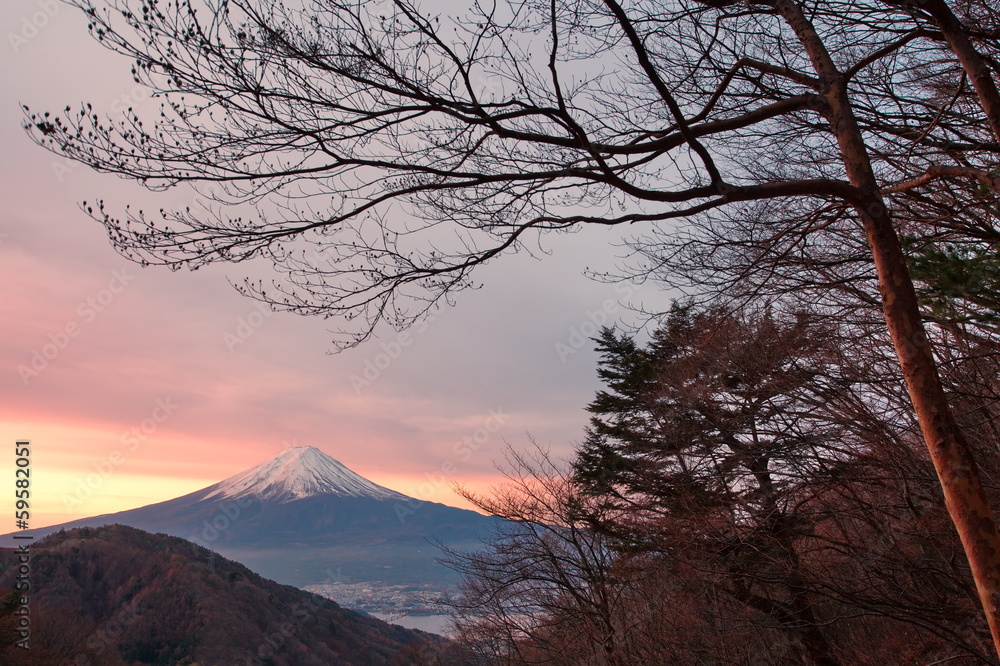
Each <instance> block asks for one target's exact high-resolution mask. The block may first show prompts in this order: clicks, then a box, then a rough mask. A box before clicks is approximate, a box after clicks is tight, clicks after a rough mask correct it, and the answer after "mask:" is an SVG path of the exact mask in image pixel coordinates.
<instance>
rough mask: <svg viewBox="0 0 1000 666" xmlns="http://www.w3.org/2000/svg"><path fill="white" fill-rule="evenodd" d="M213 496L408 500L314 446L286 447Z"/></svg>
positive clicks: (221, 486) (232, 479) (223, 484)
mask: <svg viewBox="0 0 1000 666" xmlns="http://www.w3.org/2000/svg"><path fill="white" fill-rule="evenodd" d="M206 490H207V491H208V493H207V494H206V495H205V499H208V498H210V497H246V496H248V495H252V496H255V497H256V498H259V499H265V500H268V499H281V500H292V499H301V498H303V497H311V496H313V495H320V494H332V495H341V496H345V497H372V498H375V499H380V500H407V499H409V498H408V497H406V495H402V494H400V493H397V492H396V491H394V490H389V489H388V488H384V487H382V486H380V485H378V484H375V483H372V482H371V481H369V480H368V479H366V478H364V477H363V476H361V475H359V474H356V473H355V472H352V471H351V470H349V469H348V468H347V467H345V466H344V465H343V464H341V463H340V462H339V461H337V460H335V459H334V458H331V457H330V456H328V455H327V454H325V453H323V452H322V451H320V450H319V449H317V448H315V447H312V446H296V447H291V448H287V449H285V450H284V451H282V452H281V453H279V454H278V455H277V456H276V457H274V458H273V459H271V460H268V461H267V462H264V463H261V464H260V465H257V466H256V467H252V468H250V469H248V470H246V471H245V472H240V473H239V474H236V475H235V476H231V477H229V478H228V479H225V480H224V481H220V482H219V483H217V484H215V485H214V486H212V487H210V488H206Z"/></svg>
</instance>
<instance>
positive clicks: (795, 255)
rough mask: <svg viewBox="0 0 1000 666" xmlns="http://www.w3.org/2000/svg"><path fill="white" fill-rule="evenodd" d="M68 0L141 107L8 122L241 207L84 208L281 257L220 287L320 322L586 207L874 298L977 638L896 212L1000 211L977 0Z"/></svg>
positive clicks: (999, 547)
mask: <svg viewBox="0 0 1000 666" xmlns="http://www.w3.org/2000/svg"><path fill="white" fill-rule="evenodd" d="M71 4H75V5H77V6H78V7H79V8H80V9H82V10H83V11H84V12H85V13H86V14H87V16H88V17H89V19H90V30H91V32H92V33H93V34H94V36H95V37H96V38H97V39H98V40H99V41H100V42H101V43H102V44H104V45H105V46H107V47H108V48H110V49H112V50H114V51H116V52H118V53H121V54H123V55H125V56H128V57H129V58H131V59H132V60H133V63H134V64H133V70H132V72H133V76H134V77H135V79H136V81H138V82H140V83H142V84H145V85H147V86H149V87H150V88H151V89H152V90H153V91H154V92H155V93H156V94H158V95H161V96H162V97H163V105H162V108H161V112H160V114H159V116H158V117H156V118H152V119H150V118H142V117H141V116H140V114H139V113H137V112H133V111H129V112H127V113H126V114H124V116H123V117H121V118H110V119H107V118H102V117H101V115H100V114H99V113H97V112H95V111H94V109H93V108H92V107H90V106H89V105H86V106H84V107H83V108H80V109H77V110H73V109H72V108H69V107H67V109H66V110H65V111H63V112H61V113H57V114H51V113H33V112H31V111H30V110H28V109H27V108H26V109H25V113H26V121H25V125H26V128H27V129H28V130H29V132H30V133H31V135H32V136H33V137H34V138H35V139H36V140H37V141H38V142H39V143H40V144H42V145H43V146H45V147H47V148H49V149H52V150H54V151H57V152H59V153H61V154H64V155H66V156H68V157H70V158H73V159H77V160H79V161H81V162H83V163H85V164H89V165H90V166H92V167H94V168H96V169H98V170H101V171H105V172H110V173H115V174H118V175H120V176H123V177H127V178H132V179H135V180H137V181H139V182H141V183H143V184H145V185H146V186H147V187H151V188H154V189H157V188H167V187H171V186H174V185H177V184H181V183H192V184H194V185H195V186H200V187H203V188H213V189H211V190H210V192H211V193H212V194H213V196H215V197H216V199H217V200H218V201H219V202H220V203H223V204H224V203H230V204H241V203H242V204H248V205H250V206H256V207H257V209H256V212H253V211H251V213H250V214H242V213H234V214H232V215H230V214H228V212H227V209H226V208H225V206H221V207H218V208H215V209H213V210H210V211H200V212H199V211H194V210H189V209H184V210H174V211H167V210H164V211H160V212H159V213H158V214H149V213H142V212H137V211H136V212H131V211H129V210H128V209H126V212H124V213H115V212H113V211H112V210H111V209H109V208H108V207H106V206H105V205H104V203H103V202H98V203H92V204H87V205H86V210H87V212H88V213H90V214H91V215H93V216H94V217H96V218H97V219H98V220H100V221H101V222H102V223H103V224H104V225H105V226H106V227H107V229H108V232H109V236H110V239H111V241H112V243H113V244H114V245H115V246H116V247H117V248H118V249H119V250H120V251H121V252H123V253H124V254H126V255H127V256H130V257H132V258H134V259H136V260H138V261H141V262H145V263H161V264H167V265H170V266H174V267H179V266H188V267H192V268H196V267H198V266H200V265H204V264H205V263H207V262H213V261H230V262H238V261H243V260H246V259H249V258H253V257H263V258H265V259H268V260H270V261H271V262H272V263H273V265H274V267H275V269H276V271H277V277H276V279H275V280H274V281H273V282H271V283H264V282H251V281H247V282H246V283H245V284H244V285H243V288H244V289H245V290H246V291H247V292H248V293H250V294H251V295H254V296H256V297H258V298H261V299H264V300H266V301H268V302H270V303H272V304H274V305H275V306H277V307H279V308H287V309H291V310H295V311H298V312H302V313H306V314H320V315H324V316H337V317H338V321H340V322H343V323H342V327H343V334H344V337H341V338H340V339H339V344H341V345H351V344H357V343H359V342H361V341H363V340H364V339H366V338H367V337H368V336H370V335H371V334H372V332H373V331H374V329H375V327H377V326H378V325H379V323H380V322H387V323H389V324H391V325H393V326H397V327H403V326H406V325H408V324H410V323H412V322H413V321H414V320H415V319H417V318H419V317H420V316H421V314H422V313H424V312H426V310H427V308H429V307H432V306H433V305H434V304H436V303H439V302H441V301H442V300H445V301H447V300H448V299H449V297H450V296H451V295H452V294H453V293H455V292H456V291H458V290H461V289H464V288H467V287H470V286H473V285H474V282H473V271H474V270H475V268H476V267H478V266H481V265H482V264H484V263H486V262H487V261H491V260H493V259H495V258H497V257H498V256H500V255H502V254H504V253H507V252H513V251H517V250H521V249H530V248H531V245H532V242H533V241H534V239H535V238H536V236H537V234H544V233H547V232H557V231H569V230H573V229H577V228H580V227H582V226H585V225H622V224H636V225H641V226H642V227H643V228H645V229H646V230H647V233H651V234H652V235H653V238H654V239H653V240H652V241H648V240H642V239H640V241H639V242H638V247H637V249H638V250H639V252H640V255H641V256H644V257H646V258H647V259H649V260H650V262H652V263H651V264H646V265H645V266H644V268H643V271H644V273H643V274H644V275H646V274H649V273H659V274H661V275H671V274H673V275H677V274H678V273H683V272H684V268H683V267H680V268H679V267H678V262H679V258H683V257H684V256H690V255H685V254H684V252H685V250H688V249H692V248H693V249H694V250H696V254H697V256H698V257H699V259H698V262H699V263H698V264H697V265H696V266H695V269H694V273H696V274H697V275H696V277H698V279H697V280H696V281H695V286H696V287H698V286H700V285H702V284H703V283H704V279H705V278H706V276H707V277H708V278H709V280H708V282H709V283H711V281H712V280H716V281H717V284H718V285H721V286H725V285H733V284H737V285H742V286H744V287H746V288H747V289H748V290H749V291H750V292H751V293H753V292H755V291H757V290H763V291H766V290H768V289H772V288H774V289H780V290H788V289H789V288H790V287H789V285H790V283H794V282H796V281H797V282H799V283H800V284H803V285H805V286H807V287H809V289H808V290H806V292H804V293H806V294H814V295H815V294H829V293H837V294H839V293H842V292H844V290H845V289H846V290H847V293H848V294H849V295H850V297H851V298H853V299H856V300H857V301H859V302H862V303H866V304H869V305H871V304H878V303H881V306H882V313H883V315H884V323H885V326H886V331H887V333H888V336H889V338H890V339H891V341H892V345H893V348H894V350H895V355H896V357H897V360H898V363H899V366H900V369H901V375H902V378H903V380H904V382H905V384H906V386H907V390H908V393H909V397H910V400H911V402H912V405H913V408H914V413H915V414H916V417H917V420H918V422H919V424H920V428H921V431H922V433H923V436H924V439H925V442H926V444H927V446H928V448H929V450H930V452H931V459H932V461H933V462H934V464H935V467H936V470H937V473H938V476H939V478H940V481H941V484H942V488H943V490H944V496H945V500H946V502H947V504H948V506H949V511H950V513H951V516H952V519H953V520H954V522H955V524H956V527H957V529H958V532H959V534H960V536H961V538H962V541H963V545H964V548H965V550H966V553H967V555H968V557H969V560H970V562H971V565H972V571H973V575H974V577H975V579H976V581H977V586H978V592H979V595H980V597H981V599H982V602H983V605H984V608H985V609H986V614H987V617H988V618H989V621H990V624H991V627H992V629H993V633H994V639H995V640H996V641H997V643H998V644H1000V532H998V530H997V528H996V522H995V520H994V518H993V516H992V511H991V509H990V507H989V504H988V502H987V498H986V494H985V492H984V490H983V487H982V482H981V480H980V478H979V473H978V471H977V465H976V462H975V460H974V457H973V455H972V449H971V448H970V446H969V443H968V441H966V438H965V436H964V435H963V433H962V430H961V429H960V428H959V426H958V424H957V422H956V419H955V417H954V414H953V412H952V410H951V408H950V407H949V404H948V401H947V397H946V395H945V392H944V389H943V387H942V384H941V379H940V373H939V369H938V364H937V360H936V359H935V357H934V350H933V346H932V343H931V340H932V338H933V337H934V336H933V335H930V336H929V335H928V332H927V330H926V328H925V326H924V316H923V315H922V313H921V310H920V301H919V299H918V295H917V292H916V290H915V288H914V284H913V280H912V278H911V276H910V272H909V269H908V266H907V256H906V253H905V251H904V246H903V244H902V243H901V242H900V235H901V234H905V235H906V236H907V237H915V238H917V239H919V242H918V244H917V245H916V247H918V248H921V249H920V251H921V252H923V254H924V256H925V257H928V258H931V259H933V258H934V257H936V256H937V255H935V254H934V252H935V251H936V250H935V248H938V247H939V244H944V245H940V247H945V248H946V247H953V246H956V245H958V246H962V247H964V248H965V250H964V251H965V252H966V254H964V255H961V256H963V257H966V258H968V257H977V256H981V255H982V256H987V255H988V254H989V252H992V251H993V250H992V248H993V245H994V244H995V243H996V242H997V240H998V238H1000V235H998V233H997V229H998V227H997V225H996V201H997V194H998V191H1000V176H998V175H997V173H998V172H997V157H998V155H1000V91H998V89H997V84H996V80H995V78H996V76H997V74H998V71H1000V65H998V62H1000V40H998V39H997V37H998V35H1000V13H998V11H997V9H996V7H995V5H994V4H993V3H990V2H988V1H986V0H973V1H971V2H963V3H949V2H946V1H945V0H920V1H918V2H909V1H907V2H902V1H898V2H897V1H896V0H870V1H866V2H813V1H811V0H760V1H754V0H747V1H737V0H703V1H700V2H698V1H694V0H675V1H672V2H668V3H658V2H647V1H645V0H634V1H632V2H629V3H622V2H619V1H618V0H550V2H534V1H527V2H516V1H513V0H512V1H510V2H506V3H482V2H473V3H472V4H471V5H470V6H469V7H468V9H467V10H465V11H462V12H461V13H459V14H457V15H456V16H454V17H443V16H439V15H437V14H434V13H430V12H428V11H426V10H424V9H422V8H421V7H420V6H418V5H417V4H415V3H413V2H410V0H386V1H384V2H370V3H352V2H339V1H331V2H327V1H325V0H324V1H322V2H321V1H319V0H301V2H296V3H295V4H292V3H288V4H282V3H275V2H271V1H269V0H268V1H263V0H204V1H203V2H202V1H199V0H179V1H174V0H171V1H168V2H161V1H159V0H116V1H115V2H113V3H111V4H110V5H107V6H105V5H101V6H97V5H94V4H92V3H91V2H90V1H89V0H71ZM267 202H269V203H267ZM265 204H266V205H265ZM681 219H683V220H684V225H683V231H677V229H676V227H675V226H674V224H675V223H674V221H676V220H681ZM664 234H666V235H667V238H668V241H667V242H666V243H663V242H661V241H660V240H659V239H662V238H663V235H664ZM647 238H648V237H647ZM948 244H950V245H948ZM911 247H913V246H912V245H911ZM706 248H708V250H709V251H708V252H706V251H705V250H706ZM713 250H717V254H713ZM727 256H728V257H729V258H730V259H735V262H734V263H733V262H727V261H723V258H724V257H727ZM719 262H722V263H719ZM911 263H912V261H911ZM661 268H663V269H665V270H662V271H661V270H659V269H661ZM785 269H790V270H785ZM699 271H700V273H699ZM949 279H950V280H951V282H952V283H955V280H954V279H953V278H949ZM939 286H940V285H939ZM814 297H815V296H814ZM963 302H964V303H965V304H968V303H969V301H968V300H965V301H963ZM973 305H975V303H974V302H973Z"/></svg>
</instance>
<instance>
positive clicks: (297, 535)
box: [0, 447, 496, 586]
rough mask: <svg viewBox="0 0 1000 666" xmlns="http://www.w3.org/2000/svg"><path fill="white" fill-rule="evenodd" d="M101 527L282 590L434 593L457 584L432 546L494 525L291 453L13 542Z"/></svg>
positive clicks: (475, 539) (472, 540)
mask: <svg viewBox="0 0 1000 666" xmlns="http://www.w3.org/2000/svg"><path fill="white" fill-rule="evenodd" d="M111 524H122V525H130V526H132V527H136V528H139V529H142V530H145V531H148V532H154V533H156V532H162V533H164V534H169V535H172V536H178V537H181V538H183V539H187V540H189V541H193V542H195V543H198V544H199V545H202V546H205V547H208V548H211V549H212V550H215V551H217V552H219V553H220V554H222V555H225V556H226V557H230V558H232V559H236V560H238V561H240V562H242V563H244V564H246V565H247V566H249V567H250V568H251V569H253V570H255V571H257V572H258V573H260V574H261V575H264V576H266V577H268V578H272V579H274V580H277V581H279V582H281V583H286V584H290V585H297V586H306V585H314V584H317V583H323V582H327V583H329V582H331V581H344V582H378V583H385V584H405V585H411V584H423V585H431V586H434V585H447V584H451V583H454V582H456V581H457V575H456V574H455V573H454V572H452V571H450V570H448V569H446V568H445V567H443V566H442V565H440V564H439V563H438V562H437V561H436V557H437V556H438V551H437V549H436V548H435V547H434V545H433V544H434V542H438V541H440V542H444V543H447V544H448V545H449V546H451V547H454V548H458V549H466V550H471V549H476V548H479V547H480V545H481V540H480V537H482V536H486V535H487V534H488V533H489V532H490V531H492V530H493V529H494V526H495V524H496V519H494V518H490V517H487V516H483V515H481V514H478V513H476V512H474V511H468V510H465V509H457V508H454V507H449V506H445V505H443V504H437V503H434V502H422V501H419V500H416V499H413V498H411V497H407V496H406V495H403V494H401V493H397V492H395V491H393V490H390V489H388V488H384V487H382V486H379V485H377V484H375V483H372V482H371V481H369V480H368V479H365V478H364V477H362V476H360V475H358V474H356V473H354V472H352V471H351V470H350V469H348V468H347V467H345V466H344V465H343V464H341V463H340V462H338V461H337V460H335V459H334V458H332V457H330V456H328V455H327V454H325V453H323V452H322V451H320V450H318V449H315V448H313V447H296V448H291V449H286V450H285V451H282V452H281V453H279V454H278V455H277V456H276V457H275V458H274V459H272V460H269V461H267V462H264V463H262V464H260V465H257V466H256V467H253V468H251V469H248V470H246V471H244V472H240V473H239V474H235V475H233V476H231V477H229V478H228V479H225V480H223V481H220V482H219V483H216V484H213V485H211V486H208V487H207V488H203V489H201V490H198V491H195V492H193V493H190V494H188V495H184V496H183V497H178V498H175V499H172V500H167V501H165V502H158V503H156V504H150V505H148V506H144V507H140V508H137V509H131V510H128V511H121V512H118V513H112V514H104V515H100V516H94V517H92V518H84V519H81V520H75V521H72V522H69V523H64V524H62V525H54V526H51V527H47V528H41V529H35V530H29V531H26V532H23V533H22V534H30V535H33V536H34V537H35V538H36V539H38V538H41V537H42V536H44V535H46V534H51V533H53V532H57V531H59V530H60V529H72V528H76V527H99V526H102V525H111ZM13 545H14V541H13V538H12V535H10V534H8V535H4V536H2V537H0V546H6V547H11V546H13Z"/></svg>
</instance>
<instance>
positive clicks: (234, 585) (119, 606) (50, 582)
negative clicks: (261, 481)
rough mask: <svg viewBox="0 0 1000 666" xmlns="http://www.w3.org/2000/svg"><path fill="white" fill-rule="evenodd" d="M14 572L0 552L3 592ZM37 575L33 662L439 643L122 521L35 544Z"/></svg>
mask: <svg viewBox="0 0 1000 666" xmlns="http://www.w3.org/2000/svg"><path fill="white" fill-rule="evenodd" d="M16 569H17V556H16V554H15V553H14V552H13V551H10V550H2V551H0V590H6V589H9V588H10V587H11V585H12V584H13V581H14V577H15V575H16ZM31 576H32V578H31V589H32V596H31V603H32V606H31V618H32V630H33V631H32V645H31V648H32V649H31V651H30V657H31V659H30V663H32V664H33V665H36V666H38V665H41V664H45V663H52V664H57V663H74V664H82V663H89V664H120V663H126V662H127V663H143V664H185V663H187V664H193V663H203V664H262V663H268V664H274V665H275V666H284V665H287V666H308V665H311V664H314V665H316V666H320V665H323V664H344V665H348V664H359V665H360V664H373V665H374V664H409V663H418V661H419V660H418V659H416V657H415V656H414V655H415V654H416V653H418V652H420V651H421V650H422V649H424V648H426V649H428V650H431V651H433V650H436V649H438V648H439V647H440V646H441V645H442V644H443V643H442V641H441V640H440V639H438V638H436V637H434V636H432V635H430V634H423V633H421V632H414V631H411V630H407V629H403V628H401V627H397V626H394V625H388V624H385V623H383V622H380V621H378V620H376V619H374V618H369V617H364V616H362V615H359V614H357V613H354V612H352V611H348V610H344V609H342V608H340V607H339V606H337V605H336V604H334V603H333V602H331V601H328V600H326V599H323V598H321V597H317V596H315V595H312V594H309V593H308V592H304V591H302V590H298V589H295V588H292V587H287V586H283V585H279V584H277V583H275V582H273V581H269V580H265V579H263V578H261V577H260V576H258V575H257V574H255V573H253V572H252V571H250V570H249V569H247V568H246V567H244V566H243V565H241V564H238V563H236V562H231V561H229V560H226V559H224V558H221V557H214V556H212V555H211V554H210V553H209V551H207V550H206V549H204V548H201V547H199V546H196V545H195V544H192V543H189V542H187V541H184V540H182V539H178V538H175V537H169V536H165V535H152V534H149V533H146V532H142V531H139V530H135V529H132V528H129V527H124V526H120V525H115V526H108V527H102V528H98V529H79V530H71V531H68V532H64V533H61V534H55V535H52V536H50V537H48V538H47V539H45V540H44V541H42V542H39V543H36V544H34V545H33V547H32V560H31ZM0 615H2V612H0ZM12 620H13V617H12V616H9V615H8V616H6V617H0V633H2V634H3V636H4V637H5V638H4V639H3V640H2V641H0V644H6V643H8V642H9V640H8V638H7V637H9V636H12V635H13V630H12V627H10V626H8V625H10V624H11V622H12ZM422 646H423V647H422ZM3 649H4V648H2V647H0V650H3ZM20 652H23V651H19V650H16V649H8V650H7V652H6V653H4V652H0V663H4V664H17V663H28V662H24V661H21V662H18V661H17V659H18V658H19V657H23V656H24V655H20V654H19V653H20Z"/></svg>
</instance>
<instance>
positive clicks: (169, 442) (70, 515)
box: [0, 419, 500, 533]
mask: <svg viewBox="0 0 1000 666" xmlns="http://www.w3.org/2000/svg"><path fill="white" fill-rule="evenodd" d="M0 432H2V433H3V436H4V438H5V439H7V440H9V441H10V442H11V445H13V443H14V441H15V440H17V439H28V440H29V441H30V442H31V445H30V450H31V455H30V460H31V467H30V469H31V520H30V525H31V527H33V528H35V527H48V526H51V525H58V524H61V523H65V522H70V521H73V520H78V519H81V518H89V517H93V516H98V515H103V514H107V513H117V512H119V511H126V510H128V509H134V508H138V507H141V506H146V505H148V504H155V503H157V502H162V501H165V500H169V499H173V498H175V497H180V496H182V495H186V494H188V493H191V492H194V491H196V490H200V489H202V488H205V487H207V486H210V485H212V484H214V483H217V482H219V481H221V480H223V479H224V478H227V477H229V476H232V475H234V474H237V473H239V472H242V471H243V470H244V469H248V468H250V467H253V466H254V465H257V464H259V463H262V462H264V461H265V460H267V459H268V456H269V455H273V454H276V453H277V448H275V447H270V448H273V449H274V450H273V451H272V452H271V453H266V452H265V453H264V455H263V456H261V457H259V458H253V457H252V456H248V459H247V460H246V461H245V462H236V461H234V460H233V459H232V456H231V455H230V454H225V453H223V452H224V451H225V450H226V447H224V446H216V447H205V446H204V444H203V442H200V441H194V440H191V439H187V438H184V437H178V436H170V435H169V434H167V433H162V434H159V433H158V434H157V437H156V438H155V447H170V448H173V449H175V450H179V451H184V450H188V451H191V450H196V451H201V452H202V454H203V456H204V454H205V452H206V451H208V452H211V451H213V450H214V451H215V452H216V454H217V455H216V456H215V457H214V458H212V459H208V458H207V457H203V459H202V462H203V465H202V466H201V467H202V468H201V469H200V470H198V471H199V472H200V473H199V474H197V475H193V474H191V473H190V472H191V471H195V470H196V469H197V466H195V465H191V464H181V463H178V464H175V465H170V466H169V467H166V468H165V467H164V463H163V462H162V461H161V460H155V459H149V458H147V457H145V456H144V451H143V449H144V447H143V446H137V447H136V448H135V449H134V450H129V446H128V445H126V444H123V443H122V441H121V439H122V433H121V432H120V429H119V428H118V427H116V425H115V424H106V423H104V424H102V423H96V422H95V423H88V424H72V425H71V424H68V423H58V422H52V421H41V420H33V419H26V420H4V421H2V422H0ZM28 434H30V437H25V435H28ZM150 441H151V442H152V441H153V439H152V438H151V439H150ZM151 448H152V447H151ZM230 450H231V449H230ZM13 453H14V452H13V448H11V450H10V455H3V456H0V458H2V459H0V475H2V476H0V478H10V479H13V478H14V455H13ZM328 453H329V452H328ZM341 462H343V463H344V464H345V465H347V466H348V467H350V468H351V469H353V470H354V471H355V472H357V473H359V474H361V475H362V476H364V477H366V478H368V479H370V480H371V481H373V482H375V483H377V484H379V485H382V486H385V487H387V488H390V489H392V490H395V491H397V492H401V493H403V494H405V495H409V496H410V497H414V498H416V499H418V500H423V501H430V502H438V503H441V504H447V505H449V506H456V507H460V508H464V509H473V510H474V507H473V506H472V505H471V504H469V503H468V502H467V501H466V500H464V499H463V498H461V497H460V496H458V495H457V494H456V493H455V492H454V490H453V487H454V484H456V483H461V484H462V485H464V486H465V487H468V488H469V489H471V490H473V491H476V492H486V491H488V490H489V488H490V487H491V486H492V485H495V484H496V483H497V482H498V481H499V480H500V479H499V477H469V478H466V477H465V476H463V475H462V474H461V470H460V469H458V468H457V467H456V468H452V467H447V469H446V470H445V471H442V470H441V469H437V468H435V469H433V470H431V471H430V472H427V473H422V474H399V473H386V472H384V471H382V470H380V469H375V468H371V467H370V466H368V465H363V464H352V462H353V461H351V460H342V461H341ZM448 470H450V472H451V473H445V472H446V471H448ZM185 472H187V473H185ZM210 474H212V476H210ZM13 529H14V519H13V515H11V517H10V519H9V524H8V525H4V524H3V523H2V522H0V533H3V532H7V531H13Z"/></svg>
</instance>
